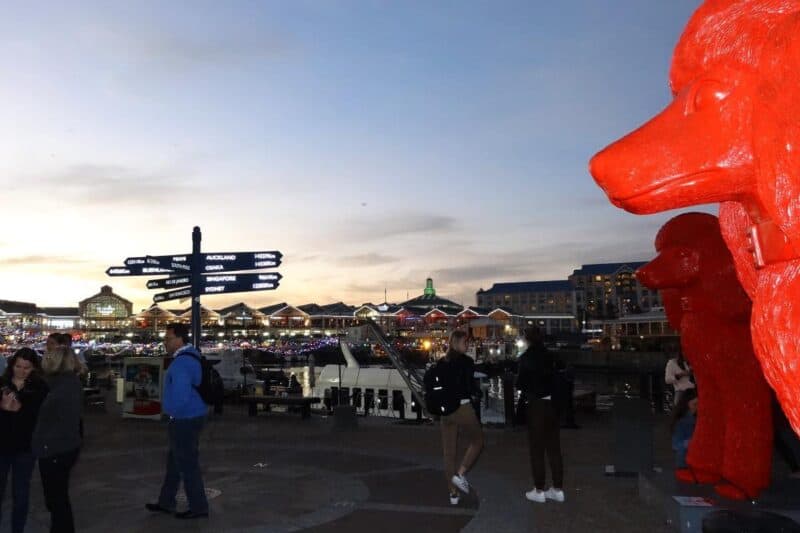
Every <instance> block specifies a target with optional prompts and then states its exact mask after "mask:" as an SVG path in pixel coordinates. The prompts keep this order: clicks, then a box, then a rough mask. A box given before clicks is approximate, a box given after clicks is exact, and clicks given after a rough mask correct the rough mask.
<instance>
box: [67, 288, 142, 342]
mask: <svg viewBox="0 0 800 533" xmlns="http://www.w3.org/2000/svg"><path fill="white" fill-rule="evenodd" d="M78 314H79V316H80V323H81V327H82V328H84V329H86V330H89V331H92V330H118V329H122V328H129V327H131V326H132V325H133V322H134V320H133V303H131V302H130V301H128V300H126V299H125V298H123V297H121V296H119V295H117V294H114V291H113V290H112V289H111V287H109V286H108V285H104V286H103V287H101V288H100V292H99V293H97V294H95V295H94V296H90V297H89V298H86V299H85V300H83V301H81V302H80V303H79V304H78Z"/></svg>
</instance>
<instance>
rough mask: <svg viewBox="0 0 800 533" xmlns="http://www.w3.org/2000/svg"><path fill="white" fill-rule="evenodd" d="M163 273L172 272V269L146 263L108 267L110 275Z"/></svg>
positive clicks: (155, 274)
mask: <svg viewBox="0 0 800 533" xmlns="http://www.w3.org/2000/svg"><path fill="white" fill-rule="evenodd" d="M163 274H172V270H166V269H164V268H160V267H156V266H150V265H146V264H142V265H131V266H116V267H109V268H107V269H106V275H108V276H160V275H163Z"/></svg>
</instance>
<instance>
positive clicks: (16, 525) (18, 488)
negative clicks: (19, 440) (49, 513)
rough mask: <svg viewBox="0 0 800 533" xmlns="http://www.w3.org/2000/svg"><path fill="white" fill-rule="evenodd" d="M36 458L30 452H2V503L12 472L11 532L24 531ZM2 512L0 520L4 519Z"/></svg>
mask: <svg viewBox="0 0 800 533" xmlns="http://www.w3.org/2000/svg"><path fill="white" fill-rule="evenodd" d="M35 465H36V459H34V457H33V455H32V454H31V453H29V452H23V453H15V454H10V455H4V454H0V504H2V503H3V496H4V495H5V492H6V483H7V482H8V473H9V472H11V498H12V510H11V532H12V533H22V532H23V531H24V529H25V522H26V521H27V520H28V502H29V496H30V493H31V477H32V476H33V467H34V466H35ZM2 516H3V515H2V513H0V520H2Z"/></svg>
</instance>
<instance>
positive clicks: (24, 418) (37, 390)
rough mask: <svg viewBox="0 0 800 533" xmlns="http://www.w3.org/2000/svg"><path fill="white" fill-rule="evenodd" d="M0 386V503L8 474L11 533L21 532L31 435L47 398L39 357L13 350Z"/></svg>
mask: <svg viewBox="0 0 800 533" xmlns="http://www.w3.org/2000/svg"><path fill="white" fill-rule="evenodd" d="M0 387H2V391H3V392H2V400H0V435H2V438H0V504H2V502H3V496H4V494H5V489H6V484H7V481H8V475H9V473H10V474H11V497H12V511H11V532H12V533H22V532H23V531H24V530H25V523H26V522H27V519H28V502H29V500H30V498H29V496H30V487H31V477H32V476H33V468H34V466H35V464H36V459H35V458H34V456H33V453H31V436H32V435H33V430H34V428H35V427H36V420H37V418H38V416H39V408H40V407H41V405H42V402H43V400H44V398H45V396H46V395H47V385H46V384H45V382H44V381H43V380H42V378H41V376H40V367H39V355H38V354H37V353H36V352H35V351H33V350H31V349H30V348H21V349H19V350H17V352H16V353H15V354H14V355H12V356H11V357H10V358H9V360H8V364H7V365H6V370H5V372H4V373H3V376H2V377H0ZM0 520H2V513H1V512H0Z"/></svg>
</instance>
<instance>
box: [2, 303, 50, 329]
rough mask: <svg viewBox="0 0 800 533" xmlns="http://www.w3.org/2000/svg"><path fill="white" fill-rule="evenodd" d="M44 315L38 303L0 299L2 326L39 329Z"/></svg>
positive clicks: (6, 327)
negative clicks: (37, 305)
mask: <svg viewBox="0 0 800 533" xmlns="http://www.w3.org/2000/svg"><path fill="white" fill-rule="evenodd" d="M41 326H42V316H41V313H40V311H39V308H38V307H36V304H34V303H30V302H15V301H12V300H0V327H3V328H5V329H38V328H40V327H41Z"/></svg>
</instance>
